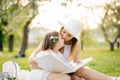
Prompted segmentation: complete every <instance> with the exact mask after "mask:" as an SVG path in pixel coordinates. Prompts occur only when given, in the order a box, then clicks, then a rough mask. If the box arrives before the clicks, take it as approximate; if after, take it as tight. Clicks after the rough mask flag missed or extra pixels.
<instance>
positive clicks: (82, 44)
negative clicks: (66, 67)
mask: <svg viewBox="0 0 120 80" xmlns="http://www.w3.org/2000/svg"><path fill="white" fill-rule="evenodd" d="M83 47H84V30H83V31H82V33H81V50H83Z"/></svg>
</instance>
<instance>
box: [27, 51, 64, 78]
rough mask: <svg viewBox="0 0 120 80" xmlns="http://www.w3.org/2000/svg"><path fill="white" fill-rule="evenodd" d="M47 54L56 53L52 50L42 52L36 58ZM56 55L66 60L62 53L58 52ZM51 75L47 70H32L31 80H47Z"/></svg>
mask: <svg viewBox="0 0 120 80" xmlns="http://www.w3.org/2000/svg"><path fill="white" fill-rule="evenodd" d="M46 53H54V52H53V51H52V50H46V51H41V52H40V53H38V54H37V55H36V57H37V56H40V55H44V54H46ZM54 54H57V56H58V57H59V58H61V59H64V58H63V54H61V53H60V52H57V53H54ZM49 73H50V72H48V71H46V70H42V69H34V70H31V72H30V77H29V80H46V79H47V77H48V75H49Z"/></svg>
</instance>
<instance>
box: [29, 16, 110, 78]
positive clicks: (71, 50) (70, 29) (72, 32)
mask: <svg viewBox="0 0 120 80" xmlns="http://www.w3.org/2000/svg"><path fill="white" fill-rule="evenodd" d="M59 23H60V25H61V26H62V28H61V30H60V34H61V36H62V38H63V40H64V44H65V46H64V47H63V48H62V49H61V50H60V51H61V52H62V53H63V55H64V56H65V57H66V58H67V59H68V60H73V61H74V62H79V61H80V42H79V32H80V30H81V29H82V28H81V24H80V22H79V21H78V20H75V19H73V18H67V19H65V20H64V21H59ZM39 51H41V45H39V46H38V48H37V49H36V50H35V51H34V52H33V54H32V55H31V57H30V59H29V62H30V66H31V69H35V68H38V67H37V65H36V63H35V62H34V61H33V60H32V58H33V57H34V55H36V54H37V53H38V52H39ZM72 75H73V76H72V78H74V79H75V80H80V77H82V78H84V79H85V80H112V79H111V78H110V77H109V76H107V75H105V74H103V73H100V72H97V71H95V70H93V69H90V68H86V67H82V68H80V69H79V70H77V71H76V72H75V73H73V74H72Z"/></svg>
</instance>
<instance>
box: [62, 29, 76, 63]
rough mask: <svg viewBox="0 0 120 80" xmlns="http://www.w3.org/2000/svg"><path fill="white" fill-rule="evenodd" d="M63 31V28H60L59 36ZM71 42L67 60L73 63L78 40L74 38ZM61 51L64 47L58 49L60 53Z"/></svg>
mask: <svg viewBox="0 0 120 80" xmlns="http://www.w3.org/2000/svg"><path fill="white" fill-rule="evenodd" d="M63 29H64V27H62V28H61V29H60V34H61V31H62V30H63ZM71 41H72V43H71V49H70V53H69V54H70V55H69V58H68V59H69V60H73V61H74V60H75V57H76V48H77V47H76V45H77V41H78V40H77V39H76V38H75V37H74V38H72V40H71ZM63 50H64V47H63V48H61V49H60V51H61V52H63Z"/></svg>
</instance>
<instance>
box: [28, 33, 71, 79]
mask: <svg viewBox="0 0 120 80" xmlns="http://www.w3.org/2000/svg"><path fill="white" fill-rule="evenodd" d="M63 46H64V41H63V39H62V38H61V36H60V34H59V33H58V32H56V31H54V32H50V33H48V34H46V35H45V37H44V40H43V43H42V48H41V49H42V51H41V52H40V53H38V54H37V55H36V56H35V57H37V56H39V55H41V54H45V53H48V54H49V53H51V52H52V53H54V54H60V52H59V51H58V50H59V49H60V48H61V47H63ZM61 55H62V54H61ZM46 66H47V65H46ZM30 80H71V77H70V76H69V75H67V74H62V73H53V72H48V71H46V70H43V69H41V68H40V67H39V69H33V70H31V72H30Z"/></svg>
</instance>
